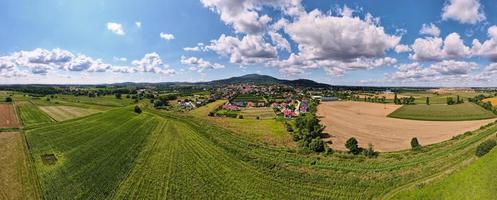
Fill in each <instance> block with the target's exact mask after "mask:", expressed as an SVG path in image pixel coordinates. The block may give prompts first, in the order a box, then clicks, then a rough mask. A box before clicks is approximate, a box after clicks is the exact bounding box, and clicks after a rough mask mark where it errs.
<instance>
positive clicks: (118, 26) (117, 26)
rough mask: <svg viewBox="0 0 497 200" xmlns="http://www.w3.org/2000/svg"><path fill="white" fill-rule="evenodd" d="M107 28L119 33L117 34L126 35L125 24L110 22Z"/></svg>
mask: <svg viewBox="0 0 497 200" xmlns="http://www.w3.org/2000/svg"><path fill="white" fill-rule="evenodd" d="M107 30H109V31H111V32H113V33H115V34H117V35H124V34H125V33H124V30H123V25H121V24H118V23H114V22H108V23H107Z"/></svg>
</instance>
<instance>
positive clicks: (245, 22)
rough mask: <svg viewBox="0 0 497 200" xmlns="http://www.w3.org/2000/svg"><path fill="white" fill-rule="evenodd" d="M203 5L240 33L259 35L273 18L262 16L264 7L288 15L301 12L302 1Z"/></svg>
mask: <svg viewBox="0 0 497 200" xmlns="http://www.w3.org/2000/svg"><path fill="white" fill-rule="evenodd" d="M201 2H202V4H203V5H204V6H205V7H207V8H209V9H211V10H212V11H214V12H216V13H218V14H219V15H220V18H221V20H222V21H223V22H224V23H225V24H227V25H230V26H232V27H233V28H234V29H235V31H236V32H238V33H247V34H259V33H263V32H264V31H265V30H266V29H267V25H268V23H269V22H271V20H272V19H271V18H270V17H269V16H267V15H261V14H259V12H258V11H260V10H261V9H262V8H263V7H264V6H267V7H273V8H276V9H280V10H284V11H285V12H286V13H288V14H297V13H299V12H301V10H302V9H301V8H300V0H269V1H267V0H241V1H233V0H201Z"/></svg>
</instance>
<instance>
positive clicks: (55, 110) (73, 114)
mask: <svg viewBox="0 0 497 200" xmlns="http://www.w3.org/2000/svg"><path fill="white" fill-rule="evenodd" d="M40 109H41V110H42V111H43V112H45V113H47V114H48V115H50V117H52V118H53V119H55V120H56V121H64V120H69V119H74V118H78V117H84V116H87V115H91V114H93V113H97V112H98V111H97V110H93V109H86V108H79V107H72V106H40Z"/></svg>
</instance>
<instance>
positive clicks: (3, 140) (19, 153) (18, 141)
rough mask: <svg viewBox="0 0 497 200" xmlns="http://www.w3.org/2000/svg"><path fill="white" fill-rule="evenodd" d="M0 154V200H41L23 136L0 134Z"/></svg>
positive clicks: (7, 133)
mask: <svg viewBox="0 0 497 200" xmlns="http://www.w3.org/2000/svg"><path fill="white" fill-rule="evenodd" d="M0 152H2V153H1V154H0V199H39V194H38V191H37V189H36V188H37V187H36V179H35V178H34V177H35V175H34V174H33V173H32V171H31V170H32V169H31V167H30V166H29V161H28V158H27V156H26V155H27V154H26V150H25V145H24V141H23V139H22V136H21V134H19V133H16V132H0Z"/></svg>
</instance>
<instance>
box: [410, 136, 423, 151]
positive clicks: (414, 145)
mask: <svg viewBox="0 0 497 200" xmlns="http://www.w3.org/2000/svg"><path fill="white" fill-rule="evenodd" d="M411 148H412V149H413V150H419V149H421V144H419V141H418V138H416V137H413V138H412V139H411Z"/></svg>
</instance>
